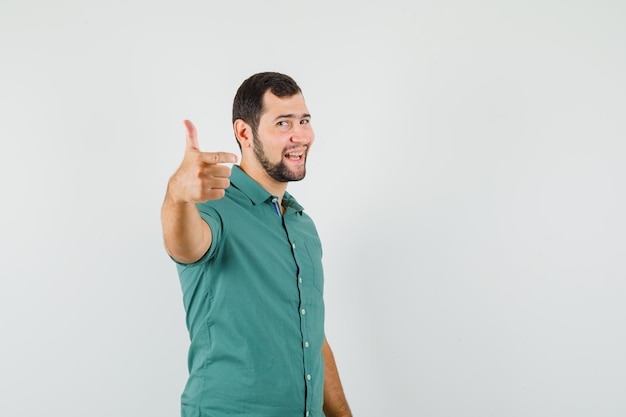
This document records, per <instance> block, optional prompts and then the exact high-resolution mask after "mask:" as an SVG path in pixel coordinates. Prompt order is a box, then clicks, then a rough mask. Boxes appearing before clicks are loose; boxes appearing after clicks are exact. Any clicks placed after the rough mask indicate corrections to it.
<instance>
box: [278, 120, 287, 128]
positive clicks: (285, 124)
mask: <svg viewBox="0 0 626 417" xmlns="http://www.w3.org/2000/svg"><path fill="white" fill-rule="evenodd" d="M276 126H281V127H285V126H289V122H287V121H286V120H281V121H280V122H278V123H276Z"/></svg>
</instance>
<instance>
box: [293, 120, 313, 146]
mask: <svg viewBox="0 0 626 417" xmlns="http://www.w3.org/2000/svg"><path fill="white" fill-rule="evenodd" d="M314 139H315V133H313V128H312V127H311V125H308V124H306V125H302V124H300V123H298V124H297V125H296V126H295V127H294V129H293V134H292V135H291V141H292V142H294V143H304V144H307V143H311V142H313V140H314Z"/></svg>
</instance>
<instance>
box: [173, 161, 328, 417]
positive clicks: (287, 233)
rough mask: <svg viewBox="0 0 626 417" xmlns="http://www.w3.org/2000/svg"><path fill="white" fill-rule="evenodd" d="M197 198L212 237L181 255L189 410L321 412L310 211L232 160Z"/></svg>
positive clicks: (320, 332)
mask: <svg viewBox="0 0 626 417" xmlns="http://www.w3.org/2000/svg"><path fill="white" fill-rule="evenodd" d="M230 181H231V185H230V187H229V188H228V189H227V190H226V195H225V197H224V198H222V199H220V200H214V201H208V202H206V203H202V204H198V209H199V211H200V214H201V216H202V218H203V219H204V220H205V221H206V222H207V223H208V224H209V226H210V227H211V231H212V235H213V240H212V244H211V247H210V248H209V250H208V252H207V253H206V254H205V255H204V256H203V258H202V259H200V260H199V261H198V262H196V263H193V264H189V265H183V264H178V273H179V277H180V282H181V286H182V290H183V302H184V306H185V311H186V313H187V328H188V330H189V335H190V339H191V345H190V349H189V363H188V365H189V379H188V381H187V385H186V387H185V390H184V392H183V395H182V416H183V417H200V416H202V417H209V416H210V417H213V416H218V417H221V416H247V417H254V416H259V417H261V416H264V417H281V416H285V417H293V416H307V415H308V416H311V417H317V416H323V415H324V414H323V412H322V405H323V402H324V399H323V393H324V361H323V357H322V353H321V349H322V344H323V341H324V303H323V297H322V296H323V285H324V275H323V271H322V260H321V258H322V248H321V243H320V240H319V237H318V234H317V230H316V228H315V225H314V224H313V221H312V220H311V218H310V217H309V216H308V215H307V214H306V213H304V211H303V208H302V207H301V206H300V205H299V204H298V202H297V201H296V200H295V199H294V198H293V197H292V196H290V195H289V194H288V193H285V195H284V197H283V206H284V207H285V212H284V214H283V215H281V213H280V210H279V207H278V205H277V203H276V198H275V197H274V196H272V195H270V194H269V193H268V192H267V191H265V189H263V188H262V187H261V186H260V185H259V184H258V183H256V182H255V181H254V180H253V179H252V178H250V177H249V176H248V175H247V174H246V173H245V172H243V171H242V170H241V169H240V168H239V167H238V166H233V169H232V174H231V177H230Z"/></svg>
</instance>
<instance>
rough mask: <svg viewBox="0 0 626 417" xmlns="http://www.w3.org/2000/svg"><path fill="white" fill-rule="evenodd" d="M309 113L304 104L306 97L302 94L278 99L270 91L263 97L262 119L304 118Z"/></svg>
mask: <svg viewBox="0 0 626 417" xmlns="http://www.w3.org/2000/svg"><path fill="white" fill-rule="evenodd" d="M308 113H309V110H308V109H307V107H306V103H305V102H304V97H303V96H302V94H300V93H298V94H294V95H293V96H289V97H277V96H275V95H274V94H272V92H271V91H269V90H268V91H266V92H265V94H264V95H263V114H262V116H261V117H262V118H263V117H265V116H270V117H276V116H279V115H293V116H302V115H304V114H308Z"/></svg>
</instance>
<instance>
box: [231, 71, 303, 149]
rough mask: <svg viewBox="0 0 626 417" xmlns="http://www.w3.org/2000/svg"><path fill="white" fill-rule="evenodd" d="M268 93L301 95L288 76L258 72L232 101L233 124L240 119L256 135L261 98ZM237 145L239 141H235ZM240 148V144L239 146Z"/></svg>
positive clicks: (239, 90) (241, 87)
mask: <svg viewBox="0 0 626 417" xmlns="http://www.w3.org/2000/svg"><path fill="white" fill-rule="evenodd" d="M268 90H269V91H270V92H271V93H272V94H274V95H275V96H276V97H281V98H283V97H291V96H294V95H296V94H298V93H302V90H300V87H299V86H298V84H297V83H296V82H295V81H294V80H293V78H291V77H290V76H288V75H285V74H280V73H278V72H260V73H258V74H254V75H253V76H251V77H250V78H248V79H247V80H245V81H244V82H243V83H242V84H241V86H239V89H238V90H237V94H235V99H234V100H233V123H235V120H237V119H241V120H243V121H244V122H246V123H248V124H249V125H250V127H251V128H252V133H253V134H254V135H256V134H257V132H258V128H259V121H260V120H261V115H262V114H263V111H264V109H263V96H264V95H265V93H266V92H267V91H268ZM237 143H238V144H239V141H237ZM239 147H241V144H239Z"/></svg>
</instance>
